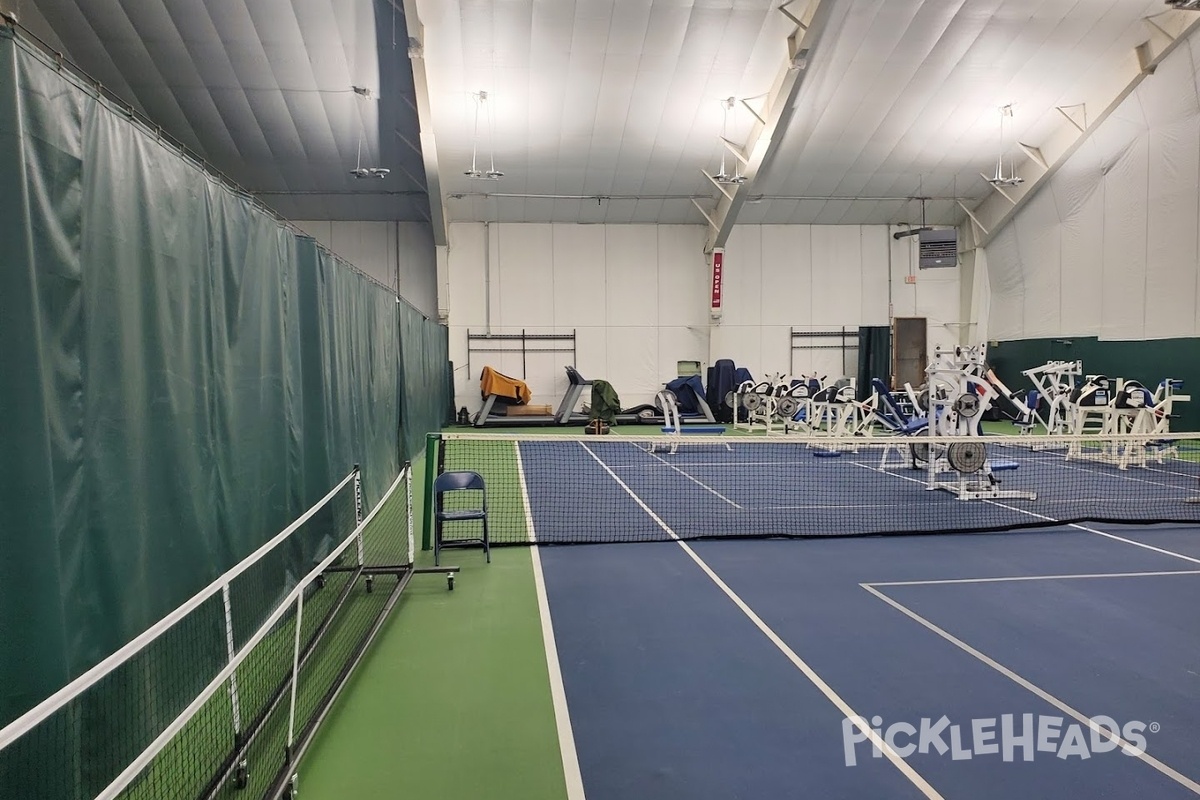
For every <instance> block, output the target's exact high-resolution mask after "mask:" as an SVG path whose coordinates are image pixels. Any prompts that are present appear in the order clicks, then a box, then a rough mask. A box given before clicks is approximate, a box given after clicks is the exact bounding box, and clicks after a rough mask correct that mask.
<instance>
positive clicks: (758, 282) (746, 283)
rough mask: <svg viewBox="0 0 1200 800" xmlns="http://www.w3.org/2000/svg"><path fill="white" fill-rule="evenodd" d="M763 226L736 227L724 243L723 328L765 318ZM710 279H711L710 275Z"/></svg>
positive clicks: (748, 323)
mask: <svg viewBox="0 0 1200 800" xmlns="http://www.w3.org/2000/svg"><path fill="white" fill-rule="evenodd" d="M762 230H763V228H762V226H761V225H735V226H734V227H733V231H732V232H730V234H729V241H728V242H726V244H725V261H724V264H725V266H724V285H723V287H722V305H723V313H722V316H721V324H722V325H757V324H759V321H760V320H761V319H762V298H763V292H764V291H765V287H764V285H763V271H762V268H763V263H762ZM710 277H711V276H710Z"/></svg>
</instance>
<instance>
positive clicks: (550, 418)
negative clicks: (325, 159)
mask: <svg viewBox="0 0 1200 800" xmlns="http://www.w3.org/2000/svg"><path fill="white" fill-rule="evenodd" d="M591 385H592V382H591V381H588V380H584V378H583V376H582V375H580V374H579V372H578V370H576V369H575V368H574V367H572V366H567V393H566V394H564V395H563V399H562V402H560V403H559V404H558V410H557V411H555V412H554V414H552V415H551V414H535V415H524V414H522V415H514V416H508V415H507V414H493V413H492V409H493V408H495V406H496V401H497V400H498V399H499V395H495V394H489V395H488V396H487V398H485V399H484V401H483V408H481V409H479V413H477V414H476V415H475V417H474V421H473V423H472V424H473V425H474V426H475V427H476V428H500V427H511V428H519V427H542V426H550V425H570V424H572V423H578V424H580V425H583V424H586V423H587V417H586V416H585V415H584V414H579V413H576V412H575V409H576V408H577V407H578V406H579V401H580V400H582V399H583V390H584V389H585V388H587V387H590V386H591Z"/></svg>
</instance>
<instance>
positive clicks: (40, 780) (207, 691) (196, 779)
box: [0, 466, 414, 800]
mask: <svg viewBox="0 0 1200 800" xmlns="http://www.w3.org/2000/svg"><path fill="white" fill-rule="evenodd" d="M411 475H412V471H411V468H410V467H408V466H406V467H405V468H404V470H403V471H402V472H401V474H400V475H399V476H398V477H397V478H396V479H395V481H394V482H393V483H392V485H391V487H390V488H389V489H388V491H387V493H386V494H385V495H384V496H383V497H382V498H380V499H379V501H378V502H377V503H375V505H374V507H373V508H372V509H371V511H370V513H369V514H366V515H364V513H363V511H364V509H363V497H362V491H361V481H360V479H359V473H358V471H357V470H355V471H354V472H352V473H351V474H349V475H347V476H346V477H345V478H344V479H343V480H342V481H341V482H340V483H339V484H338V485H337V486H335V487H334V488H333V489H331V490H330V492H329V493H328V494H327V495H326V496H325V497H324V498H323V499H322V500H321V501H320V502H318V503H317V504H316V505H315V506H313V507H312V508H310V509H309V510H308V511H307V512H305V514H304V515H302V516H301V517H300V518H299V519H297V520H296V521H295V522H293V523H292V524H291V525H289V526H288V527H287V528H286V529H284V530H283V531H281V532H280V533H279V534H277V535H276V536H274V537H273V538H272V539H271V540H270V541H268V542H267V543H266V544H264V545H263V546H262V547H260V548H259V549H258V550H257V551H256V552H255V553H253V554H251V555H250V556H248V557H247V558H246V559H244V560H243V561H242V562H240V563H239V564H238V565H237V566H235V567H234V568H232V569H230V570H229V571H227V572H226V573H225V574H223V575H222V576H221V577H219V578H218V579H217V580H215V581H214V582H213V583H211V584H210V585H209V586H208V587H206V588H205V589H203V590H202V591H200V592H198V593H197V594H196V595H194V596H193V597H192V598H191V599H189V600H188V601H187V602H185V603H184V604H183V605H181V606H180V607H179V608H177V609H176V610H175V611H174V612H172V613H171V614H169V615H168V616H167V617H164V618H163V619H162V620H161V621H159V622H158V623H157V624H156V625H154V626H153V627H151V628H150V629H149V630H147V631H145V632H144V633H143V634H141V635H140V636H138V637H137V638H136V639H134V640H133V641H131V642H130V643H129V644H127V645H126V646H125V647H122V648H121V649H120V650H118V651H117V652H116V653H114V654H112V655H111V656H110V657H108V658H106V659H105V660H103V661H101V662H100V663H99V664H97V665H96V666H95V667H93V668H92V669H90V670H88V671H87V672H86V673H84V674H83V675H81V676H79V677H78V678H77V679H76V680H74V681H72V682H71V683H70V684H68V685H67V686H65V687H63V689H61V690H60V691H58V692H56V693H55V694H54V695H52V696H51V697H49V698H47V699H46V700H45V701H43V702H42V703H40V704H39V705H38V706H36V707H34V708H33V709H31V710H30V711H29V712H27V713H25V714H24V715H22V716H21V717H19V718H17V719H16V720H14V721H13V722H11V723H10V724H8V725H7V726H5V728H4V729H3V730H0V797H12V798H22V799H23V800H83V799H84V798H93V797H98V798H136V799H138V800H141V799H143V798H144V799H145V800H151V799H153V800H163V799H165V798H225V797H229V798H232V797H238V798H249V797H254V798H259V797H279V796H287V795H289V794H291V793H292V792H293V790H294V788H295V787H294V777H295V774H296V767H297V763H298V760H299V758H300V756H301V755H302V754H303V752H304V750H305V748H306V747H307V746H308V744H309V743H310V742H311V741H312V739H313V736H314V735H315V733H316V730H317V728H318V727H319V725H320V723H321V722H322V720H323V719H324V717H325V714H326V713H327V711H328V709H329V708H330V707H331V705H332V703H333V701H334V699H335V698H336V696H337V694H338V692H339V691H340V690H341V688H342V686H343V685H344V684H345V681H346V679H347V677H348V676H349V674H350V672H351V671H352V670H353V668H354V666H355V665H356V664H357V663H358V661H359V659H360V658H361V656H362V654H363V653H364V652H365V650H366V648H367V646H368V645H369V644H370V642H371V639H372V638H373V637H374V635H375V633H376V632H377V631H378V630H379V628H380V626H381V625H382V623H383V621H384V619H385V618H386V616H387V614H388V612H389V611H390V610H391V608H392V607H394V605H395V603H396V600H397V598H398V596H399V594H400V592H401V591H402V590H403V589H404V587H405V586H406V585H407V583H408V580H409V579H410V577H411V575H412V569H413V567H412V564H413V550H414V548H413V520H412V510H411V509H412V505H411V490H412V484H411Z"/></svg>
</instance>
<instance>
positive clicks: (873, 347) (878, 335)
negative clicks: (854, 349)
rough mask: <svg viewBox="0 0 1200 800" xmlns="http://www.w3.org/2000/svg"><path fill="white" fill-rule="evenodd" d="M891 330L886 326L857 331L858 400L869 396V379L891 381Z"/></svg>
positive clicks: (868, 327)
mask: <svg viewBox="0 0 1200 800" xmlns="http://www.w3.org/2000/svg"><path fill="white" fill-rule="evenodd" d="M891 376H892V329H891V327H890V326H888V325H862V326H860V327H859V329H858V399H859V400H865V399H867V398H868V397H870V396H871V379H872V378H880V379H881V380H882V381H883V382H884V383H887V384H890V383H891V380H892V377H891Z"/></svg>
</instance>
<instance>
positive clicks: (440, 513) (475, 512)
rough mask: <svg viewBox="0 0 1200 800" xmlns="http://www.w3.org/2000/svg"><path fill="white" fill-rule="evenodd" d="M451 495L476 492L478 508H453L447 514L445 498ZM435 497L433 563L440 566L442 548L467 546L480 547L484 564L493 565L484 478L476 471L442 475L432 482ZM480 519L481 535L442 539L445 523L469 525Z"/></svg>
mask: <svg viewBox="0 0 1200 800" xmlns="http://www.w3.org/2000/svg"><path fill="white" fill-rule="evenodd" d="M451 492H479V505H478V506H471V507H468V508H455V509H452V510H450V511H447V510H446V508H445V496H446V495H447V494H449V493H451ZM433 497H434V503H435V505H434V508H435V509H436V511H435V512H434V526H433V527H434V532H433V563H434V565H435V566H440V565H441V558H442V548H443V547H469V546H472V545H483V552H484V555H485V556H486V558H487V562H488V563H489V564H490V563H492V547H491V541H490V539H489V538H488V520H487V487H486V485H485V484H484V481H483V476H482V475H480V474H479V473H478V472H467V471H463V472H443V473H442V474H441V475H438V476H437V478H435V479H434V481H433ZM473 520H479V521H480V522H482V523H483V536H481V537H473V538H470V539H449V540H444V539H443V538H442V529H443V526H444V524H445V523H447V522H470V521H473Z"/></svg>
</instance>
